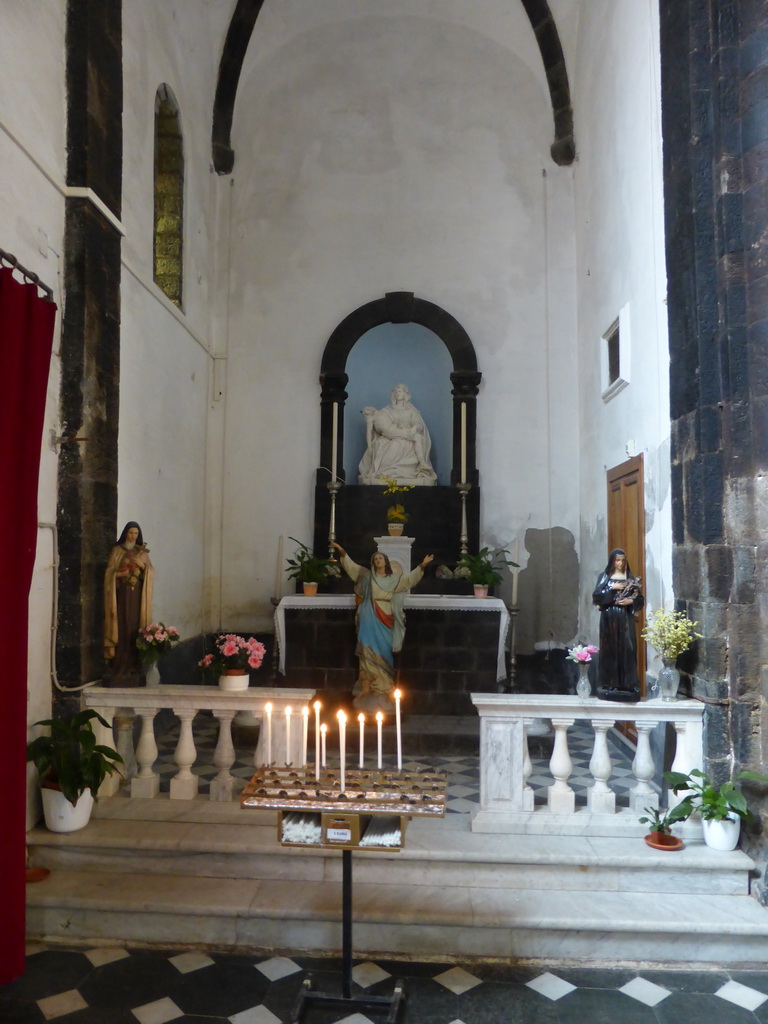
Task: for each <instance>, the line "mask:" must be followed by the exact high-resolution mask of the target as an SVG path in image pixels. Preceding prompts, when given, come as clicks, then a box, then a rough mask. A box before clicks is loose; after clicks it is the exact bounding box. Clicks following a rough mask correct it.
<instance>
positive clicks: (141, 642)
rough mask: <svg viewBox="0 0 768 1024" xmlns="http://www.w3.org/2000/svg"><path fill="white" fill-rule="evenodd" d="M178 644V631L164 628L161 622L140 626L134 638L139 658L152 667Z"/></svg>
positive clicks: (170, 627) (174, 628)
mask: <svg viewBox="0 0 768 1024" xmlns="http://www.w3.org/2000/svg"><path fill="white" fill-rule="evenodd" d="M178 642H179V631H178V629H176V627H175V626H166V625H165V623H163V622H153V623H152V625H151V626H142V628H141V629H140V630H139V632H138V635H137V636H136V646H137V647H138V649H139V657H140V658H141V660H142V662H143V663H144V664H145V665H154V664H155V662H156V661H157V660H158V658H162V656H163V655H164V654H168V652H169V651H170V650H171V649H172V648H173V645H174V644H177V643H178Z"/></svg>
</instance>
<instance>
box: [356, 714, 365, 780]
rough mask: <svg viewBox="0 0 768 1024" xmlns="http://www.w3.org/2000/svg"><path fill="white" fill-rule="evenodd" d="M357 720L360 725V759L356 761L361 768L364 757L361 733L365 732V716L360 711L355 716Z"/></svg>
mask: <svg viewBox="0 0 768 1024" xmlns="http://www.w3.org/2000/svg"><path fill="white" fill-rule="evenodd" d="M357 720H358V722H359V723H360V759H359V761H358V767H359V768H362V767H363V761H364V760H365V755H364V754H363V733H364V732H365V715H364V714H363V712H362V711H361V712H360V714H359V715H358V716H357Z"/></svg>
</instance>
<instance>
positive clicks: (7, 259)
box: [0, 249, 53, 302]
mask: <svg viewBox="0 0 768 1024" xmlns="http://www.w3.org/2000/svg"><path fill="white" fill-rule="evenodd" d="M2 263H7V264H8V266H9V267H13V269H14V270H17V271H18V272H19V273H20V274H21V276H22V277H23V278H24V279H25V280H26V281H29V283H30V284H35V285H37V287H38V288H40V289H41V291H43V292H45V301H46V302H53V288H49V287H48V285H47V284H43V282H42V281H41V280H40V278H39V277H38V276H37V274H34V273H32V271H31V270H27V268H26V267H22V265H21V264H20V263H19V261H18V260H17V259H16V257H15V256H13V255H12V254H11V253H9V252H6V251H5V249H0V264H2Z"/></svg>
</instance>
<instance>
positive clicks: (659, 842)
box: [643, 832, 683, 850]
mask: <svg viewBox="0 0 768 1024" xmlns="http://www.w3.org/2000/svg"><path fill="white" fill-rule="evenodd" d="M643 838H644V839H645V841H646V843H648V845H649V846H652V847H653V849H654V850H682V848H683V840H682V839H680V838H679V837H678V836H671V835H669V833H668V832H649V833H648V835H647V836H643Z"/></svg>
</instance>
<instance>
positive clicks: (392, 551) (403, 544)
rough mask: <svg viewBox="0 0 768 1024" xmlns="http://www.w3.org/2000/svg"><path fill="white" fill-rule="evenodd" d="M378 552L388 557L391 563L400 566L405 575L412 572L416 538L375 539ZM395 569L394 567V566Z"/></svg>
mask: <svg viewBox="0 0 768 1024" xmlns="http://www.w3.org/2000/svg"><path fill="white" fill-rule="evenodd" d="M373 539H374V540H375V541H376V550H377V551H380V552H381V553H382V555H386V556H387V558H388V559H389V560H390V562H392V563H394V562H397V564H398V565H399V566H400V570H401V571H402V572H404V573H406V572H410V571H411V548H412V547H413V542H414V540H415V539H416V538H415V537H403V536H400V537H374V538H373ZM393 568H394V565H393Z"/></svg>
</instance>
